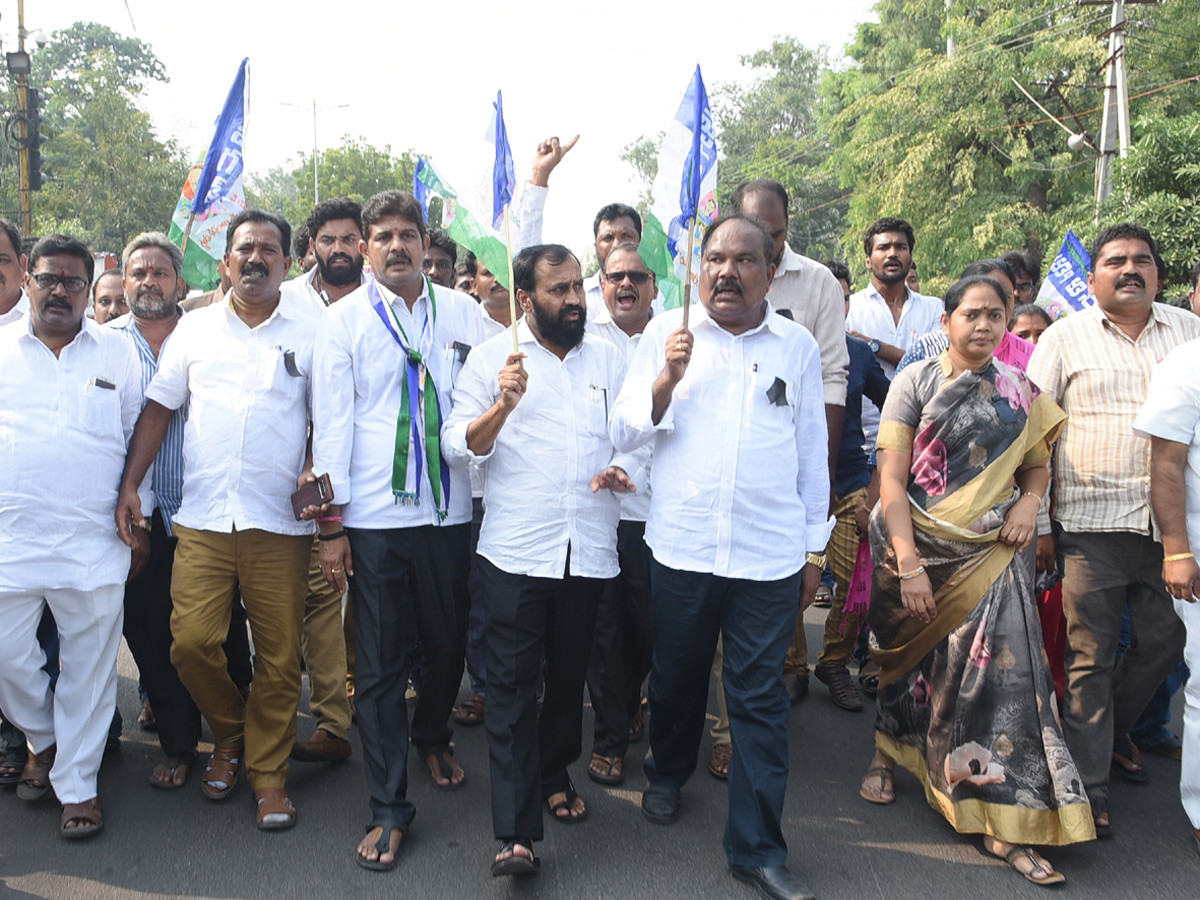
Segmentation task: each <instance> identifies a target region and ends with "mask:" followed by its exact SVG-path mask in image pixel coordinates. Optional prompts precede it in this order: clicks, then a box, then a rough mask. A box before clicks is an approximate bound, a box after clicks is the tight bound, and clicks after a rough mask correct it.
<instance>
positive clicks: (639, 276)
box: [604, 272, 650, 287]
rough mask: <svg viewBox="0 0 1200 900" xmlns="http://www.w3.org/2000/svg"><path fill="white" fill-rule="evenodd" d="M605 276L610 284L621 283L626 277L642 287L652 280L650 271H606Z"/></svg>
mask: <svg viewBox="0 0 1200 900" xmlns="http://www.w3.org/2000/svg"><path fill="white" fill-rule="evenodd" d="M604 278H605V279H606V280H607V281H608V283H609V284H620V283H621V282H622V281H624V280H625V279H626V278H628V279H629V280H630V281H632V282H633V283H634V285H635V286H636V287H641V286H642V285H643V284H645V283H646V282H647V281H649V280H650V273H649V272H606V273H605V275H604Z"/></svg>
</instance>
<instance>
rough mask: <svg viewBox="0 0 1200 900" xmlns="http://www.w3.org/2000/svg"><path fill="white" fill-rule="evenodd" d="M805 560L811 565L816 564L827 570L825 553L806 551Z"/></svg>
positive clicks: (819, 567)
mask: <svg viewBox="0 0 1200 900" xmlns="http://www.w3.org/2000/svg"><path fill="white" fill-rule="evenodd" d="M804 561H805V562H806V563H808V564H809V565H810V566H816V567H817V568H818V569H820V570H821V571H822V572H824V571H825V564H826V562H827V560H826V559H825V554H824V553H806V554H804Z"/></svg>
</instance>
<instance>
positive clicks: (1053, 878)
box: [992, 847, 1067, 887]
mask: <svg viewBox="0 0 1200 900" xmlns="http://www.w3.org/2000/svg"><path fill="white" fill-rule="evenodd" d="M992 855H993V856H994V855H995V854H992ZM1021 856H1024V857H1025V858H1026V859H1027V860H1029V861H1030V862H1031V863H1032V864H1033V868H1032V869H1031V870H1030V871H1029V872H1021V870H1020V869H1017V859H1018V858H1020V857H1021ZM1004 861H1005V862H1007V863H1008V864H1009V865H1010V866H1012V867H1013V869H1016V871H1017V872H1020V874H1021V875H1022V876H1024V878H1025V880H1026V881H1032V882H1033V883H1034V884H1037V885H1041V886H1042V887H1048V886H1050V885H1052V884H1062V883H1063V882H1064V881H1066V880H1067V876H1066V875H1064V874H1063V873H1062V872H1056V871H1053V870H1050V869H1047V868H1046V867H1045V866H1043V865H1042V863H1041V862H1039V861H1038V858H1037V857H1036V856H1034V854H1033V848H1032V847H1013V848H1012V849H1011V850H1009V851H1008V853H1006V854H1005V855H1004ZM1034 872H1045V873H1046V877H1045V878H1034V877H1033V873H1034Z"/></svg>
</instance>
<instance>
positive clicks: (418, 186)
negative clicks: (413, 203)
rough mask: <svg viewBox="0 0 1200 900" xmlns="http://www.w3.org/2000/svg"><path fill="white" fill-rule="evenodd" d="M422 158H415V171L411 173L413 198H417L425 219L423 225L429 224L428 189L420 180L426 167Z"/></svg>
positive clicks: (426, 164)
mask: <svg viewBox="0 0 1200 900" xmlns="http://www.w3.org/2000/svg"><path fill="white" fill-rule="evenodd" d="M428 165H429V164H428V163H427V162H425V158H424V157H423V156H419V157H417V171H415V172H413V196H414V197H416V198H417V202H418V203H420V204H421V215H422V216H423V217H424V218H425V224H426V225H428V224H429V188H428V186H427V185H426V184H425V182H424V181H422V180H421V173H422V172H424V171H425V169H426V168H427V167H428Z"/></svg>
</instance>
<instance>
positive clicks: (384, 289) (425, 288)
mask: <svg viewBox="0 0 1200 900" xmlns="http://www.w3.org/2000/svg"><path fill="white" fill-rule="evenodd" d="M375 286H376V287H378V288H379V293H380V294H381V295H383V299H384V300H386V301H387V302H388V303H390V304H391V305H392V307H393V308H396V309H399V308H400V307H401V306H403V307H404V311H405V312H410V310H409V308H408V302H407V301H406V300H405V299H404V298H403V297H401V296H400V295H399V294H393V293H392V292H391V290H390V289H389V288H388V286H387V285H385V284H384V283H383V282H382V281H380V280H379V279H378V278H376V279H375ZM422 300H424V301H426V302H427V303H428V302H429V280H428V279H427V278H422V279H421V293H420V296H418V297H417V302H416V303H414V304H413V309H416V307H417V304H418V303H420V302H421V301H422Z"/></svg>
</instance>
